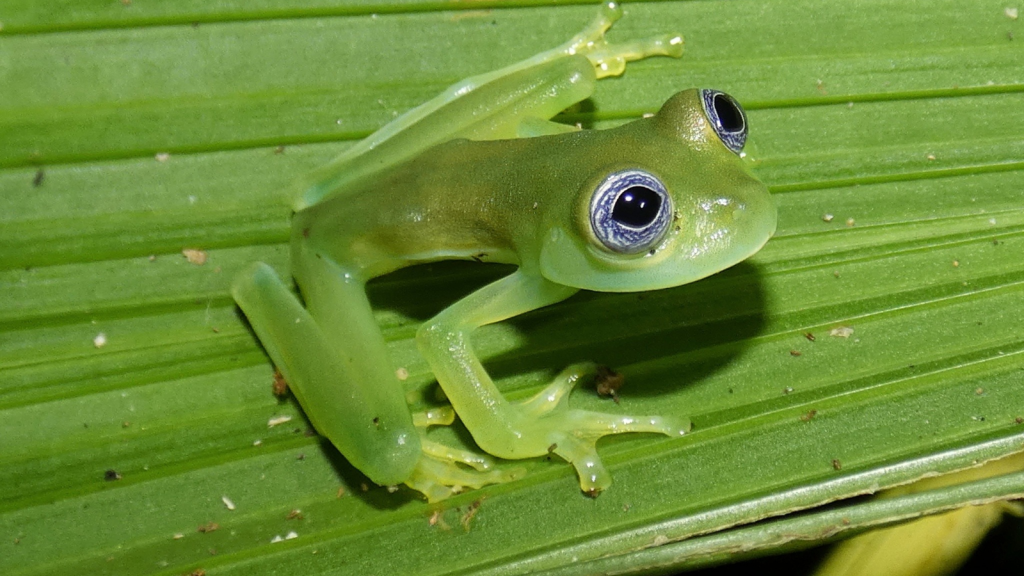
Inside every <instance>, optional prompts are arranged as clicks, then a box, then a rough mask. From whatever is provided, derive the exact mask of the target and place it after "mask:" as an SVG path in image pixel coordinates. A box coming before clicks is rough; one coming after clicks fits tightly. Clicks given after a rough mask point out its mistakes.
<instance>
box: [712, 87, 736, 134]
mask: <svg viewBox="0 0 1024 576" xmlns="http://www.w3.org/2000/svg"><path fill="white" fill-rule="evenodd" d="M715 114H716V115H718V121H719V122H721V123H722V129H723V130H725V131H726V132H739V131H740V130H743V114H742V113H741V112H740V111H739V109H738V108H737V107H736V104H734V103H733V102H732V100H730V99H729V98H728V97H726V96H724V95H722V94H716V95H715Z"/></svg>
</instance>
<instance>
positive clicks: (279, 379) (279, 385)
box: [272, 370, 288, 398]
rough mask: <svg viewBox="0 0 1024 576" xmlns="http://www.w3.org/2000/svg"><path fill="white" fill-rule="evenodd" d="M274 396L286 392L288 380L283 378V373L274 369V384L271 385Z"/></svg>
mask: <svg viewBox="0 0 1024 576" xmlns="http://www.w3.org/2000/svg"><path fill="white" fill-rule="evenodd" d="M272 390H273V392H274V396H277V397H279V398H280V397H281V396H285V395H286V394H288V381H287V380H285V379H284V374H281V371H280V370H274V384H273V387H272Z"/></svg>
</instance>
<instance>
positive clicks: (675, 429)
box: [566, 410, 691, 441]
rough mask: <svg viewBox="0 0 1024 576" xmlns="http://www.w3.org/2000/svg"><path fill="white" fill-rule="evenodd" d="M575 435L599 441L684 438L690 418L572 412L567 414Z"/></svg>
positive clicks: (689, 425)
mask: <svg viewBox="0 0 1024 576" xmlns="http://www.w3.org/2000/svg"><path fill="white" fill-rule="evenodd" d="M566 418H567V420H569V422H571V424H570V426H572V427H573V430H574V434H575V435H576V436H578V437H580V438H587V439H593V440H595V441H596V440H597V439H598V438H600V437H602V436H608V435H609V434H623V433H626V432H650V433H654V434H664V435H666V436H682V435H683V434H685V433H687V432H689V431H690V427H691V424H690V420H689V419H688V418H675V417H671V416H621V415H616V414H605V413H603V412H588V411H585V410H571V411H569V412H568V413H567V414H566Z"/></svg>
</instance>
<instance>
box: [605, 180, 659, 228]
mask: <svg viewBox="0 0 1024 576" xmlns="http://www.w3.org/2000/svg"><path fill="white" fill-rule="evenodd" d="M659 210H661V196H660V195H659V194H658V193H657V192H655V191H654V190H651V189H650V188H647V187H645V186H632V187H630V188H627V189H626V191H625V192H623V193H622V194H619V197H618V199H616V200H615V207H614V208H612V219H613V220H615V221H616V222H619V223H620V224H625V225H626V226H632V227H634V228H642V227H644V226H648V225H650V223H651V222H654V219H655V218H657V217H658V211H659Z"/></svg>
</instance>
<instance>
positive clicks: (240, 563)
mask: <svg viewBox="0 0 1024 576" xmlns="http://www.w3.org/2000/svg"><path fill="white" fill-rule="evenodd" d="M304 4H305V5H304V6H303V7H295V6H293V5H292V3H287V2H281V1H280V0H260V1H259V2H252V3H241V2H231V1H228V0H212V1H209V0H208V1H204V2H191V1H189V2H178V3H172V4H168V3H148V2H145V1H143V0H133V1H132V2H128V3H118V2H109V1H104V2H99V1H96V0H90V1H76V2H51V3H47V4H40V3H38V2H30V1H28V0H9V1H8V2H6V4H5V9H4V10H2V11H0V22H2V29H0V143H2V146H0V294H2V300H0V462H2V465H0V485H2V486H4V487H5V489H4V490H3V491H0V547H2V548H0V572H2V573H4V574H18V575H34V574H133V575H138V574H167V575H173V574H183V573H188V572H190V571H192V570H196V569H203V570H205V571H206V572H207V573H208V574H211V575H213V574H249V573H273V574H303V575H310V574H368V573H398V574H440V573H458V572H470V571H473V572H485V573H490V574H511V573H521V572H526V571H542V570H559V571H563V572H566V573H573V574H576V573H591V572H594V571H598V570H613V569H614V570H634V571H635V570H642V569H644V568H648V567H661V568H665V567H666V566H682V565H698V564H701V563H704V562H718V561H723V560H726V559H728V558H729V557H730V556H729V552H730V551H735V550H758V549H764V548H773V547H776V546H782V545H784V544H786V542H788V540H786V538H780V537H779V535H780V534H781V535H787V534H789V535H792V534H794V533H796V534H799V535H801V538H815V537H817V536H822V535H823V534H824V533H826V532H829V530H828V528H829V527H832V526H835V523H836V522H837V519H838V520H840V521H841V520H842V518H853V519H854V520H855V523H856V522H860V521H861V520H863V523H862V524H856V526H855V527H860V526H867V525H875V524H879V523H885V522H889V521H895V520H898V519H902V518H905V517H909V516H912V515H915V514H919V513H930V512H935V511H938V510H941V509H947V508H951V507H956V506H960V505H964V504H967V503H971V502H980V501H991V500H999V499H1003V498H1010V497H1019V496H1020V494H1021V492H1022V491H1024V478H1022V477H1021V475H1020V474H1010V475H1006V476H1002V477H997V478H995V479H992V480H989V481H982V482H980V483H976V484H970V485H964V486H963V487H955V488H953V489H949V490H946V491H943V492H941V493H936V494H925V495H922V496H909V497H905V498H903V499H901V500H899V506H893V505H889V503H885V505H876V504H872V503H867V504H865V503H860V504H850V505H841V506H840V507H839V508H834V507H833V508H829V509H824V510H821V511H815V512H813V513H810V514H805V515H804V516H796V517H792V518H789V517H784V518H779V519H774V520H768V521H763V520H764V519H770V518H775V517H778V516H782V515H785V514H788V513H790V512H794V511H797V510H804V509H814V508H816V507H820V506H822V505H824V504H826V503H830V502H835V501H837V500H843V499H846V498H850V497H851V496H854V495H859V494H866V493H871V492H874V491H877V490H878V489H880V488H884V487H888V486H893V485H897V484H901V483H905V482H909V481H912V480H914V479H917V478H920V477H923V476H927V475H933V474H937V473H944V472H949V471H952V470H957V469H961V468H965V467H969V466H972V465H975V464H976V463H978V462H981V461H984V460H988V459H993V458H998V457H1002V456H1006V455H1008V454H1011V453H1015V452H1019V451H1021V450H1022V448H1024V425H1022V421H1024V420H1022V418H1024V384H1022V379H1024V372H1022V370H1024V332H1022V328H1021V326H1022V323H1021V321H1020V318H1021V314H1022V312H1021V310H1022V309H1024V306H1022V304H1024V211H1022V209H1021V206H1022V205H1024V202H1022V200H1024V170H1022V169H1024V140H1022V139H1021V137H1020V134H1021V133H1024V132H1022V131H1024V105H1022V104H1024V95H1022V94H1021V91H1022V90H1024V48H1022V47H1021V41H1020V39H1018V38H1015V35H1016V36H1018V37H1020V38H1024V31H1022V30H1021V29H1020V26H1021V23H1020V21H1019V20H1017V19H1016V17H1015V16H1014V17H1011V16H1010V15H1011V13H1010V12H1007V11H1006V10H1005V8H1006V3H1005V2H996V1H991V0H975V1H973V2H970V3H964V2H962V1H957V0H931V1H928V2H924V1H919V0H898V1H891V0H863V1H861V2H854V3H831V2H822V1H812V0H792V1H790V2H785V3H763V2H755V1H754V0H735V1H730V2H725V1H716V2H688V1H683V2H667V1H666V2H647V3H639V2H638V3H630V4H628V5H626V7H625V8H626V17H625V18H624V19H623V20H622V21H621V22H619V23H618V24H617V25H616V29H615V30H614V31H613V32H612V37H613V38H615V39H628V38H636V37H641V36H646V35H650V34H652V33H661V32H673V31H679V32H682V33H684V35H685V37H686V46H687V53H686V55H685V56H684V57H683V58H682V59H681V60H678V61H677V60H672V59H652V60H648V61H643V62H637V63H633V64H630V67H629V70H628V71H627V73H626V75H625V76H624V77H623V78H621V79H616V80H610V81H607V82H602V83H601V85H600V86H599V88H598V91H597V93H596V94H595V96H594V98H593V100H592V106H588V107H586V110H587V111H586V112H581V113H578V114H576V115H575V116H573V117H572V118H567V119H571V120H573V121H576V120H580V121H584V122H586V123H587V124H588V125H592V126H594V127H598V128H599V127H604V126H608V125H611V124H615V123H618V122H622V121H624V120H629V119H632V118H635V117H638V116H640V115H641V114H643V113H646V112H651V111H654V110H656V109H657V107H658V106H659V105H660V103H661V102H663V101H664V100H666V99H667V98H668V97H669V96H670V95H671V94H673V93H674V92H676V91H678V90H681V89H685V88H688V87H692V86H706V87H715V88H720V89H723V90H726V91H728V92H729V93H731V94H733V95H735V96H736V97H737V98H738V99H739V100H740V101H741V102H743V103H744V105H745V106H746V107H747V108H748V110H749V116H750V123H751V126H752V133H751V140H750V143H749V147H748V150H747V154H748V159H749V160H750V162H751V165H752V167H753V168H754V170H756V172H757V173H758V175H759V176H760V177H761V178H762V179H763V180H764V181H765V182H766V183H768V184H769V186H770V187H771V188H772V191H773V192H774V193H775V197H776V200H777V202H778V205H779V210H780V213H779V215H780V226H779V231H778V234H777V236H776V238H775V239H773V240H772V241H771V242H770V243H769V245H768V246H767V247H766V248H765V249H764V250H763V251H762V252H761V253H760V254H758V255H757V256H756V257H755V258H753V259H751V260H750V261H749V262H746V263H744V264H741V265H739V266H736V267H734V268H733V269H730V270H728V271H726V272H724V273H722V274H719V275H717V276H714V277H712V278H709V279H707V280H704V281H701V282H698V283H695V284H692V285H688V286H682V287H679V288H675V289H670V290H663V291H658V292H651V293H642V294H594V293H587V294H581V295H579V296H577V297H574V298H573V299H571V300H569V301H567V302H565V303H563V304H561V305H558V306H553V307H550V308H547V309H543V310H539V311H537V312H535V313H532V314H528V315H526V316H523V317H521V318H516V319H513V320H512V321H510V322H507V323H503V324H501V325H496V326H489V327H486V328H484V329H482V330H480V331H479V332H478V333H477V335H476V339H475V347H476V349H477V350H478V352H479V353H480V354H481V355H482V356H483V357H484V358H485V360H486V363H487V366H488V369H489V370H490V371H491V372H492V373H493V374H494V375H495V376H496V377H497V379H498V383H499V386H500V387H501V388H502V389H503V391H505V393H506V394H507V395H508V396H509V397H522V396H525V395H527V394H529V393H531V392H533V391H536V390H537V389H538V388H539V387H540V386H542V385H543V383H544V382H545V381H546V380H547V379H548V378H550V377H551V376H552V375H553V374H554V373H556V372H557V371H558V370H559V369H560V368H562V367H563V366H565V365H566V364H569V363H571V362H575V361H578V360H583V359H592V360H597V361H600V362H602V363H605V364H608V365H611V366H614V367H615V368H617V369H618V370H619V371H621V372H622V373H623V374H624V375H625V376H626V386H625V387H624V388H623V389H622V390H621V404H614V403H612V402H610V401H607V400H603V399H600V398H598V397H596V395H594V394H593V393H592V391H588V390H581V391H579V392H577V393H576V394H574V396H573V398H572V402H573V403H574V404H575V405H577V406H580V407H585V408H591V409H598V410H603V411H608V412H618V411H621V412H623V413H666V414H680V415H683V414H685V415H688V416H690V417H691V418H692V419H693V421H694V424H695V429H694V432H693V433H692V434H690V435H688V436H686V437H683V438H679V439H673V440H668V439H662V438H656V437H639V436H634V437H622V438H615V439H611V440H609V441H606V442H603V443H602V444H601V447H600V450H601V453H602V455H603V456H604V458H605V462H606V464H607V465H608V467H609V469H610V471H611V472H612V475H613V477H614V484H613V486H612V487H611V489H609V490H608V491H607V492H605V493H604V494H602V495H601V496H600V497H599V498H597V499H589V498H586V497H585V496H583V495H582V494H581V493H580V492H579V489H578V485H577V483H576V480H575V477H574V473H573V471H572V469H571V467H569V466H568V465H566V464H565V463H564V462H561V461H558V460H557V459H556V460H554V461H547V460H544V459H540V460H535V461H527V462H525V465H526V467H527V468H528V470H529V474H528V475H527V477H526V478H524V479H523V480H521V481H518V482H514V483H511V484H506V485H501V486H492V487H488V488H486V489H482V490H476V491H471V492H467V493H465V494H463V495H460V496H457V497H455V498H452V499H450V500H448V501H445V502H442V503H439V504H435V505H428V504H427V503H425V502H423V501H421V500H420V499H419V498H418V497H417V496H416V494H414V493H412V492H411V491H408V490H405V489H402V490H399V491H398V492H396V493H390V492H389V491H388V490H387V489H385V488H381V487H376V486H372V485H371V484H369V483H368V481H367V480H366V479H365V478H364V477H362V476H361V475H360V474H359V473H358V471H356V470H354V469H353V468H352V467H351V466H350V465H348V464H347V463H346V462H345V461H344V459H343V458H341V457H340V455H338V454H337V452H336V451H335V450H334V449H333V448H331V447H330V445H329V444H328V443H326V442H325V441H323V440H321V439H319V438H318V437H316V436H314V435H311V434H309V433H308V432H309V425H308V423H306V422H305V421H304V419H303V416H302V413H301V410H300V409H299V408H298V406H297V405H296V404H295V403H294V402H293V401H291V400H277V399H275V397H274V396H273V395H272V394H271V382H272V368H271V366H270V365H269V363H268V361H267V359H266V357H265V356H264V354H263V353H262V351H261V349H260V347H259V345H258V343H257V342H256V340H255V339H254V338H253V336H252V334H251V332H250V331H249V330H248V327H247V326H246V325H245V324H244V322H243V321H242V320H241V318H240V316H239V314H238V312H237V311H236V309H235V307H234V305H233V302H232V301H231V298H230V296H229V294H228V291H227V287H228V285H229V283H230V281H231V278H232V276H233V274H234V273H235V272H236V271H237V270H239V269H240V268H241V267H242V266H245V265H246V264H248V263H250V262H252V261H254V260H263V261H265V262H268V263H269V264H271V265H272V266H274V267H275V268H277V269H278V270H279V271H281V272H282V273H284V274H286V273H287V269H288V249H287V244H286V242H287V239H288V234H289V231H288V226H289V211H288V208H287V202H286V199H285V198H284V197H283V190H284V189H285V187H286V185H287V184H288V183H289V182H290V181H291V180H292V179H293V178H295V177H296V176H298V175H299V174H302V173H304V172H305V171H307V170H309V169H311V168H313V167H315V166H317V165H319V164H321V163H323V162H325V161H327V160H328V159H330V158H331V157H333V156H334V155H336V154H337V153H338V152H339V151H341V150H343V149H344V148H345V147H347V146H348V145H349V143H350V142H351V141H352V140H353V139H357V138H360V137H363V136H365V135H366V134H368V133H370V132H372V131H373V130H374V129H376V128H377V127H379V126H381V125H383V124H384V123H386V122H387V121H388V120H389V119H391V118H392V117H393V116H394V115H395V114H397V113H400V112H401V111H404V110H406V109H408V108H410V107H412V106H414V105H416V104H418V103H419V102H422V101H423V100H425V99H427V98H429V97H431V96H433V95H434V94H435V93H436V92H438V91H439V90H441V89H442V88H444V87H445V86H447V85H448V84H450V83H452V82H454V81H457V80H459V79H461V78H463V77H466V76H469V75H471V74H475V73H479V72H483V71H487V70H490V69H493V68H496V67H498V66H501V65H504V64H508V63H510V62H513V61H515V60H518V59H521V58H524V57H527V56H529V55H532V54H533V53H536V52H538V51H540V50H542V49H545V48H548V47H551V46H554V45H556V44H558V43H560V42H561V41H563V40H564V39H565V38H567V37H569V36H570V35H571V34H573V33H574V32H576V31H577V29H579V28H580V27H581V26H582V25H583V24H584V23H585V22H587V21H588V19H589V18H590V16H591V15H592V13H593V11H594V7H593V6H589V5H575V4H576V3H574V2H565V3H561V4H562V5H553V4H554V3H550V2H517V3H515V6H513V5H512V4H506V3H497V2H491V3H480V4H477V3H474V4H473V5H472V8H473V9H468V8H470V7H468V6H465V5H464V4H465V3H462V2H454V1H451V2H449V1H437V2H425V1H415V0H391V1H386V2H385V1H383V0H382V1H380V2H371V1H369V0H361V1H360V0H351V1H348V2H342V1H337V2H327V1H323V0H316V1H313V0H311V1H309V2H306V3H304ZM534 4H537V5H538V6H533V5H534ZM446 10H447V11H446ZM183 249H200V250H203V251H205V253H206V254H207V255H208V259H207V261H206V263H205V264H203V265H196V264H192V263H190V262H188V261H187V260H186V258H185V257H184V256H183V255H182V252H181V251H182V250H183ZM505 272H507V271H506V270H503V269H501V268H495V267H491V266H480V265H475V264H469V265H455V264H450V265H449V264H443V265H434V266H430V267H425V268H419V269H413V270H409V271H403V272H401V273H398V274H396V275H393V276H391V277H387V278H384V279H381V281H379V282H376V283H374V284H373V285H372V294H371V296H372V299H373V301H374V304H375V307H376V309H377V310H378V320H379V321H380V323H381V325H382V327H383V329H384V332H385V336H386V338H387V340H388V342H389V346H390V347H391V353H392V357H393V358H394V361H395V367H396V368H399V367H402V368H405V369H407V370H408V372H409V374H410V377H409V379H408V380H407V381H406V384H407V387H408V391H409V397H410V401H411V402H412V403H413V404H414V405H416V406H419V405H423V404H425V403H430V402H432V401H433V399H434V397H435V393H436V385H435V384H433V381H432V377H431V375H430V373H429V370H428V368H427V366H426V365H425V363H424V362H423V361H422V359H420V358H419V357H418V355H417V354H416V350H415V346H414V344H413V343H412V341H411V340H410V338H411V337H412V335H413V334H414V333H415V330H416V327H417V326H418V325H419V323H421V322H422V321H423V320H425V319H426V318H428V317H430V315H432V314H434V313H436V312H437V311H439V310H441V309H443V308H444V307H445V306H446V305H447V304H448V303H450V302H451V301H452V300H454V299H456V298H458V297H460V296H461V295H463V294H465V293H467V292H468V291H470V290H472V289H473V288H474V287H476V286H479V285H481V284H483V283H485V282H487V281H488V280H491V279H494V278H496V277H497V276H499V275H501V274H503V273H505ZM850 329H852V332H851V331H850ZM100 334H102V335H103V337H104V339H105V343H103V342H104V341H103V340H99V339H97V337H98V336H99V335H100ZM100 344H102V345H100ZM281 416H289V417H291V421H289V422H287V423H285V424H282V425H278V426H274V427H268V421H269V420H270V419H271V418H277V417H281ZM434 436H435V437H436V438H437V439H439V440H440V441H443V442H449V443H453V444H462V445H466V446H468V447H472V442H471V440H469V439H468V436H467V434H466V433H465V431H464V430H462V429H459V428H457V427H456V428H454V429H452V430H441V431H439V432H438V433H436V434H434ZM364 487H365V489H364ZM223 498H226V499H227V501H229V502H231V503H232V505H233V507H234V509H233V510H229V509H228V506H227V504H226V503H225V500H224V499H223ZM834 506H835V505H834ZM294 510H301V514H299V513H293V511H294ZM300 516H301V518H300ZM758 521H762V522H761V523H756V522H758ZM214 525H216V527H217V529H215V530H212V528H214ZM748 525H749V526H748ZM737 526H739V528H737ZM744 526H745V527H744ZM200 527H202V530H200V529H199V528H200ZM291 532H294V533H295V534H297V536H296V537H294V538H291V539H286V540H283V541H281V542H276V543H272V541H273V540H274V539H275V537H276V536H281V537H282V539H283V538H284V537H285V536H287V535H288V534H289V533H291ZM178 535H180V537H179V536H178ZM659 545H660V546H659Z"/></svg>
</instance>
